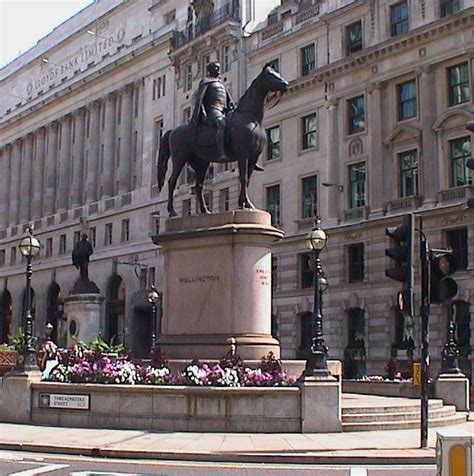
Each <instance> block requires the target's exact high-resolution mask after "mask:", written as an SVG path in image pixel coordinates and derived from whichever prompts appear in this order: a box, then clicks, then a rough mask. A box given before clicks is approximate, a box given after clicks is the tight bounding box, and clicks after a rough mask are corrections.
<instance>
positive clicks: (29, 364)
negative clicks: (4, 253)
mask: <svg viewBox="0 0 474 476" xmlns="http://www.w3.org/2000/svg"><path fill="white" fill-rule="evenodd" d="M26 232H27V234H26V236H25V237H24V238H23V239H22V240H21V241H20V244H19V246H18V247H19V248H20V253H21V254H22V255H23V256H24V257H25V258H26V315H25V321H24V330H23V334H24V338H25V342H24V347H23V357H24V360H23V369H24V370H25V371H30V370H39V368H38V364H37V363H36V350H35V348H34V345H33V316H32V315H31V276H32V275H33V269H32V266H31V260H32V259H33V258H34V257H35V256H38V253H39V252H40V248H41V244H40V242H39V240H38V239H37V238H35V237H34V236H33V229H32V228H31V227H28V228H27V230H26Z"/></svg>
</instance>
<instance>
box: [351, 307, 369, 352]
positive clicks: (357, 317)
mask: <svg viewBox="0 0 474 476" xmlns="http://www.w3.org/2000/svg"><path fill="white" fill-rule="evenodd" d="M347 318H348V320H347V323H348V333H347V336H348V343H347V344H348V345H347V346H348V347H350V348H352V349H356V348H362V347H365V311H364V310H363V309H361V308H359V307H356V308H354V309H350V310H349V311H348V312H347Z"/></svg>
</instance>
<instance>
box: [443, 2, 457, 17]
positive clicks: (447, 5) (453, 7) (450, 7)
mask: <svg viewBox="0 0 474 476" xmlns="http://www.w3.org/2000/svg"><path fill="white" fill-rule="evenodd" d="M440 7H441V16H442V17H446V16H448V15H452V14H453V13H457V12H459V11H460V10H461V5H460V2H459V0H441V4H440Z"/></svg>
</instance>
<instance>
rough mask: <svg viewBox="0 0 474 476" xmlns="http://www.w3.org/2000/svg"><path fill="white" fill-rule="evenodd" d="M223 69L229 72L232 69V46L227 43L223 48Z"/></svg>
mask: <svg viewBox="0 0 474 476" xmlns="http://www.w3.org/2000/svg"><path fill="white" fill-rule="evenodd" d="M222 60H223V61H222V63H223V64H222V71H223V72H224V73H227V72H228V71H230V46H229V45H225V46H224V48H223V49H222Z"/></svg>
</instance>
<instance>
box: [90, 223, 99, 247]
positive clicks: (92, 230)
mask: <svg viewBox="0 0 474 476" xmlns="http://www.w3.org/2000/svg"><path fill="white" fill-rule="evenodd" d="M96 238H97V231H96V228H95V226H93V227H91V228H89V241H90V244H91V245H92V247H93V248H95V245H96V243H97V239H96Z"/></svg>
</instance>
